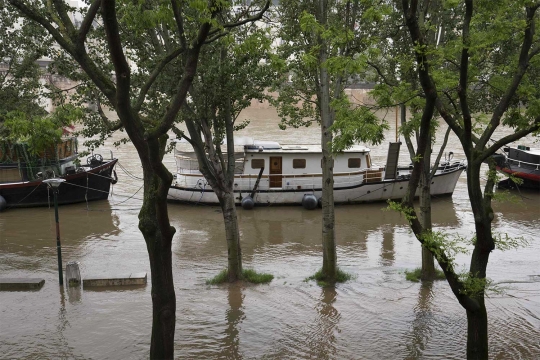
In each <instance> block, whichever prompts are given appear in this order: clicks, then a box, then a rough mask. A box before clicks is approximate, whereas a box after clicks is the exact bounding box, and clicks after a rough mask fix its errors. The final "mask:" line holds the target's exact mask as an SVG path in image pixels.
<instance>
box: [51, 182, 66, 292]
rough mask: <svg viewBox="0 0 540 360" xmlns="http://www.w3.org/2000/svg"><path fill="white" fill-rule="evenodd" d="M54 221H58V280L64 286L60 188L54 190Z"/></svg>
mask: <svg viewBox="0 0 540 360" xmlns="http://www.w3.org/2000/svg"><path fill="white" fill-rule="evenodd" d="M53 191H54V219H55V221H56V253H57V255H58V280H59V282H60V286H63V285H64V277H63V275H62V245H61V244H60V223H59V222H58V188H57V187H56V188H54V190H53Z"/></svg>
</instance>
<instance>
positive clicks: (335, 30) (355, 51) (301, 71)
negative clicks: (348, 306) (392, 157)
mask: <svg viewBox="0 0 540 360" xmlns="http://www.w3.org/2000/svg"><path fill="white" fill-rule="evenodd" d="M370 9H371V4H370V2H369V1H368V2H361V1H344V2H341V1H326V0H320V1H287V2H282V3H281V4H280V6H279V9H278V11H279V13H278V15H277V16H278V18H279V21H280V27H279V29H278V36H279V37H280V38H281V39H282V42H283V44H282V46H281V47H280V49H279V56H280V58H281V59H282V67H283V73H284V74H285V75H284V77H282V78H280V79H279V83H277V85H276V89H277V90H278V91H279V95H278V98H277V99H276V100H275V101H274V104H275V105H276V106H277V108H278V114H279V115H280V116H281V117H282V120H283V121H282V126H283V127H285V126H294V127H298V126H310V125H311V124H312V123H313V122H317V123H320V125H321V148H322V198H321V202H322V213H323V215H322V218H323V221H322V223H323V224H322V243H323V265H322V270H321V273H320V274H321V276H320V279H319V280H324V281H327V282H330V283H332V282H335V281H336V279H337V275H338V267H337V253H336V234H335V215H334V195H333V185H334V180H333V163H334V161H333V157H332V152H336V151H341V150H343V149H344V148H346V147H348V146H350V145H352V144H353V142H354V141H358V140H360V141H365V142H368V141H369V142H372V143H378V142H380V141H381V140H382V138H383V135H382V132H383V129H384V128H383V127H381V126H379V124H378V120H377V118H376V117H375V115H374V114H372V113H371V112H370V111H369V110H367V109H366V108H364V107H354V106H353V105H352V104H351V103H350V101H349V99H348V98H347V97H346V95H345V93H344V88H345V86H346V85H347V84H348V83H350V82H351V81H354V79H355V76H357V75H358V74H359V73H360V72H361V71H362V69H364V67H365V61H364V60H365V59H364V57H363V55H364V54H363V52H364V51H366V49H368V48H369V45H370V44H369V43H367V42H366V39H365V38H364V35H365V33H366V27H371V26H376V24H375V23H376V22H377V21H380V20H381V16H378V14H376V13H374V12H373V11H369V10H370ZM372 21H373V23H372ZM365 24H366V25H365ZM364 25H365V26H364ZM351 124H354V125H355V126H351ZM358 128H360V129H361V131H358ZM334 134H336V135H338V136H337V137H336V138H335V139H334Z"/></svg>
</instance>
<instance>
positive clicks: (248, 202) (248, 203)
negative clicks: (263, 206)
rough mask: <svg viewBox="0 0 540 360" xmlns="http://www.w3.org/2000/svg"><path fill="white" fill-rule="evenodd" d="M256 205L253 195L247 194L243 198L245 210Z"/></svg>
mask: <svg viewBox="0 0 540 360" xmlns="http://www.w3.org/2000/svg"><path fill="white" fill-rule="evenodd" d="M254 206H255V202H254V201H253V199H252V198H251V196H246V197H245V198H243V199H242V209H244V210H251V209H253V207H254Z"/></svg>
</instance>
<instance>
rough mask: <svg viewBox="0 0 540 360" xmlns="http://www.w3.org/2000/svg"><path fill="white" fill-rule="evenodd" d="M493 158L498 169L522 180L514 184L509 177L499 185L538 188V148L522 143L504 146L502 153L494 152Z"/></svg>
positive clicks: (539, 184) (539, 186)
mask: <svg viewBox="0 0 540 360" xmlns="http://www.w3.org/2000/svg"><path fill="white" fill-rule="evenodd" d="M493 158H494V159H495V163H496V168H497V170H498V171H500V172H501V173H504V174H507V175H511V176H512V177H516V178H518V179H521V180H522V181H521V184H516V183H514V181H512V178H509V179H507V180H504V181H502V182H500V183H499V186H500V187H520V188H525V189H536V190H540V149H533V148H530V147H528V146H523V145H519V146H517V147H505V148H504V149H503V153H502V154H496V155H494V156H493Z"/></svg>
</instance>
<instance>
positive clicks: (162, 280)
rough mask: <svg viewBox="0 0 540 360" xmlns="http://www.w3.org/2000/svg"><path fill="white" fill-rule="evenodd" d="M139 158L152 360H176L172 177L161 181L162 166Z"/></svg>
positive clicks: (140, 224)
mask: <svg viewBox="0 0 540 360" xmlns="http://www.w3.org/2000/svg"><path fill="white" fill-rule="evenodd" d="M140 157H141V162H142V164H143V172H144V200H143V206H142V208H141V211H140V212H139V229H140V231H141V232H142V234H143V236H144V239H145V241H146V247H147V249H148V255H149V259H150V272H151V280H152V315H153V316H152V337H151V343H150V359H173V358H174V331H175V322H176V295H175V292H174V282H173V274H172V251H171V244H172V238H173V235H174V232H175V229H174V228H173V227H171V226H170V223H169V217H168V213H167V191H168V189H169V186H170V184H171V183H172V175H171V174H170V173H169V172H168V171H167V173H168V175H169V177H168V178H167V179H165V180H164V179H162V178H160V177H159V176H158V175H156V171H155V168H156V167H159V166H161V167H162V168H161V170H163V169H164V167H163V164H161V163H159V164H157V165H156V164H151V162H150V161H149V160H148V159H143V156H140ZM162 174H163V173H162ZM165 175H166V174H165Z"/></svg>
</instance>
